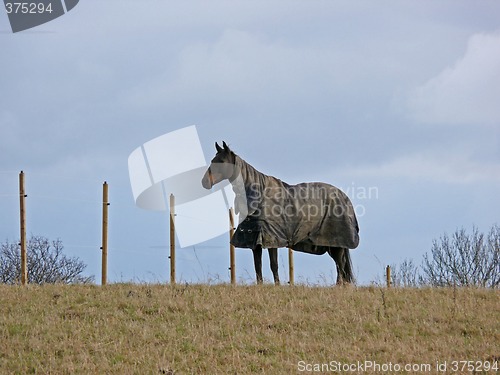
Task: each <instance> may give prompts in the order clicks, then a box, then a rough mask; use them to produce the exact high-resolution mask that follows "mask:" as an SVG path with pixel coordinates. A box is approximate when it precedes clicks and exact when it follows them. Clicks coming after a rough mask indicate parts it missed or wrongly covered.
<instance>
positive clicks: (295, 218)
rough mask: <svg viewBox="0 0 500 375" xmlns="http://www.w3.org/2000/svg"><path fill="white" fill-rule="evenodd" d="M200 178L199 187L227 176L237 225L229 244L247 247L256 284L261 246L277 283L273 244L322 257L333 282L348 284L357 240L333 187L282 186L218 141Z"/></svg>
mask: <svg viewBox="0 0 500 375" xmlns="http://www.w3.org/2000/svg"><path fill="white" fill-rule="evenodd" d="M215 148H216V150H217V154H216V155H215V157H214V158H213V160H212V162H211V164H210V167H209V168H208V170H207V172H206V173H205V175H204V176H203V180H202V185H203V187H204V188H206V189H211V188H212V186H213V185H215V184H217V183H219V182H221V181H223V180H229V182H230V183H231V185H232V187H233V191H234V193H235V204H234V207H235V211H236V213H237V214H239V219H240V220H239V221H240V223H239V225H238V228H237V229H236V231H235V233H234V235H233V237H232V238H231V243H232V244H233V245H234V246H236V247H242V248H250V249H252V250H253V256H254V264H255V272H256V274H257V283H259V284H260V283H262V248H267V249H268V250H269V259H270V262H271V270H272V272H273V276H274V282H275V284H279V275H278V248H279V247H289V248H292V249H293V250H295V251H301V252H305V253H309V254H316V255H322V254H324V253H326V252H327V253H328V254H329V255H330V256H331V257H332V258H333V260H334V261H335V263H336V266H337V284H343V283H351V282H354V275H353V270H352V263H351V257H350V255H349V249H354V248H356V247H357V246H358V243H359V236H358V232H359V227H358V222H357V219H356V215H355V213H354V209H353V207H352V204H351V201H350V200H349V198H348V197H347V195H345V194H344V193H343V192H342V191H341V190H339V189H337V188H336V187H334V186H332V185H329V184H325V183H321V182H313V183H302V184H298V185H288V184H287V183H285V182H283V181H281V180H279V179H277V178H276V177H272V176H267V175H265V174H263V173H261V172H259V171H257V170H256V169H255V168H254V167H252V166H251V165H250V164H248V163H247V162H245V161H244V160H243V159H241V158H240V157H239V156H238V155H236V154H235V153H234V152H233V151H232V150H230V149H229V147H228V146H227V145H226V143H225V142H223V147H220V146H219V145H218V144H217V143H215Z"/></svg>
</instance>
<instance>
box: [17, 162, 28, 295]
mask: <svg viewBox="0 0 500 375" xmlns="http://www.w3.org/2000/svg"><path fill="white" fill-rule="evenodd" d="M26 197H27V195H26V193H25V189H24V172H23V171H21V173H19V209H20V216H21V243H20V245H21V285H26V284H27V283H28V267H27V256H26Z"/></svg>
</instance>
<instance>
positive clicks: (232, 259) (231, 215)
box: [229, 207, 236, 285]
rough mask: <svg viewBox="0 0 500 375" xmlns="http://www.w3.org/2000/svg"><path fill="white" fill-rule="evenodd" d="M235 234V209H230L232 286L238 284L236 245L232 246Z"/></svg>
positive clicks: (230, 268)
mask: <svg viewBox="0 0 500 375" xmlns="http://www.w3.org/2000/svg"><path fill="white" fill-rule="evenodd" d="M233 234H234V214H233V208H232V207H231V208H230V209H229V270H230V271H231V284H232V285H234V284H236V265H235V263H236V262H235V254H234V245H232V244H231V238H233Z"/></svg>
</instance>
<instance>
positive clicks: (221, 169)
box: [201, 142, 236, 189]
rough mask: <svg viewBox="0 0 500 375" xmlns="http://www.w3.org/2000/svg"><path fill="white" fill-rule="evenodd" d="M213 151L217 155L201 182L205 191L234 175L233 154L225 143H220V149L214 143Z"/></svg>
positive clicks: (234, 157) (234, 156)
mask: <svg viewBox="0 0 500 375" xmlns="http://www.w3.org/2000/svg"><path fill="white" fill-rule="evenodd" d="M215 149H216V150H217V153H216V154H215V157H214V158H213V159H212V161H211V162H210V166H209V167H208V169H207V171H206V172H205V175H204V176H203V179H202V180H201V184H202V185H203V187H204V188H205V189H211V188H212V186H214V185H215V184H218V183H219V182H221V181H223V180H227V179H231V177H233V175H234V174H235V159H236V155H235V153H234V152H233V151H231V149H230V148H229V146H228V145H227V144H226V142H222V147H221V146H219V145H218V143H217V142H215Z"/></svg>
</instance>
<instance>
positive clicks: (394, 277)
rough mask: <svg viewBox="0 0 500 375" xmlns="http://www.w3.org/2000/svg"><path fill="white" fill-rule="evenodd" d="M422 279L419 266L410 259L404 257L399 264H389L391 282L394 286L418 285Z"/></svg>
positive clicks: (421, 282)
mask: <svg viewBox="0 0 500 375" xmlns="http://www.w3.org/2000/svg"><path fill="white" fill-rule="evenodd" d="M423 283H424V281H423V280H422V276H421V275H420V272H419V267H418V266H416V265H415V263H413V260H412V259H405V260H404V261H403V262H402V263H400V264H399V265H396V264H393V265H391V284H392V285H394V286H396V287H405V288H406V287H418V286H420V285H422V284H423Z"/></svg>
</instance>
